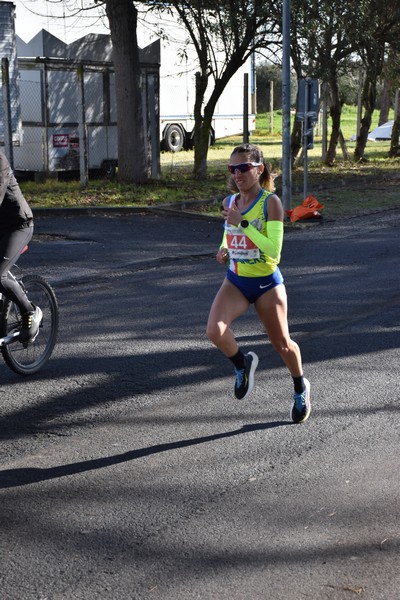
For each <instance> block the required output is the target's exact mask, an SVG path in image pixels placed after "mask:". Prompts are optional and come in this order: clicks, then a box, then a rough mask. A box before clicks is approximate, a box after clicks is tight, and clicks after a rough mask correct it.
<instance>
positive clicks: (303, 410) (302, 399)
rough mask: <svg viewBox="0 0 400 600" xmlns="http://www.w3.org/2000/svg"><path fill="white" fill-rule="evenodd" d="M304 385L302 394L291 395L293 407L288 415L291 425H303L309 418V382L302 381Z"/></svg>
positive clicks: (306, 380)
mask: <svg viewBox="0 0 400 600" xmlns="http://www.w3.org/2000/svg"><path fill="white" fill-rule="evenodd" d="M304 383H305V386H306V389H305V391H304V392H303V393H302V394H296V393H294V395H293V407H292V411H291V413H290V418H291V419H292V421H293V423H304V421H307V419H308V417H309V416H310V412H311V402H310V382H309V381H308V379H304Z"/></svg>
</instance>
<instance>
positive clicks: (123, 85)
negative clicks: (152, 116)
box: [105, 0, 148, 183]
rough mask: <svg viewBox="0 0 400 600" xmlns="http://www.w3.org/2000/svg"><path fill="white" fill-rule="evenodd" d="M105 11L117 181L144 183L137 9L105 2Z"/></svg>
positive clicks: (120, 0) (127, 0)
mask: <svg viewBox="0 0 400 600" xmlns="http://www.w3.org/2000/svg"><path fill="white" fill-rule="evenodd" d="M105 9H106V14H107V17H108V21H109V24H110V32H111V41H112V44H113V52H114V57H113V60H114V69H115V87H116V89H115V95H116V101H117V114H118V119H117V131H118V178H119V179H120V180H121V181H126V182H132V183H144V182H146V181H147V180H148V174H147V146H146V136H145V132H144V125H143V113H142V97H141V90H140V62H139V47H138V43H137V34H136V29H137V10H136V8H135V6H134V4H133V2H132V0H106V1H105Z"/></svg>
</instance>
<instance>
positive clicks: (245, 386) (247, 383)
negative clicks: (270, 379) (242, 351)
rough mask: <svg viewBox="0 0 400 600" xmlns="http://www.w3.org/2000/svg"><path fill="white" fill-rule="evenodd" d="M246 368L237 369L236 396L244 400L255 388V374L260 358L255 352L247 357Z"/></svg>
mask: <svg viewBox="0 0 400 600" xmlns="http://www.w3.org/2000/svg"><path fill="white" fill-rule="evenodd" d="M245 360H246V366H245V368H244V369H235V375H236V381H235V396H236V398H237V399H238V400H243V399H244V398H246V396H247V395H248V394H250V392H251V390H252V389H253V387H254V373H255V370H256V369H257V366H258V356H257V354H255V352H249V353H248V354H246V355H245Z"/></svg>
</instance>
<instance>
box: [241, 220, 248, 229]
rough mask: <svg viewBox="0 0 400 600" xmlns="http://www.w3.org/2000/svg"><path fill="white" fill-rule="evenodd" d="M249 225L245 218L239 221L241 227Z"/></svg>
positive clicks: (244, 227)
mask: <svg viewBox="0 0 400 600" xmlns="http://www.w3.org/2000/svg"><path fill="white" fill-rule="evenodd" d="M248 226H249V222H248V220H247V219H243V220H242V221H240V227H242V228H243V229H246V227H248Z"/></svg>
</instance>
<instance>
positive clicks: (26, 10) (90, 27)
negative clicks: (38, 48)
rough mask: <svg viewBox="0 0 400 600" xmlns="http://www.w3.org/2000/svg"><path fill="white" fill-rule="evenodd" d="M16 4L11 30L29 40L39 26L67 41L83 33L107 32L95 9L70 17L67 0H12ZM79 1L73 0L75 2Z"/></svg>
mask: <svg viewBox="0 0 400 600" xmlns="http://www.w3.org/2000/svg"><path fill="white" fill-rule="evenodd" d="M12 2H13V4H15V7H16V11H15V14H16V19H15V32H16V34H17V35H18V36H19V37H20V38H22V39H23V41H24V42H29V41H30V40H31V39H32V38H33V37H34V36H35V35H36V34H37V33H38V32H39V31H40V30H41V29H46V30H47V31H49V32H50V33H51V34H53V35H54V36H56V37H58V38H59V39H60V40H62V41H64V42H66V43H68V44H69V43H71V42H73V41H74V40H77V39H78V38H81V37H83V36H84V35H86V34H87V33H109V31H108V29H107V27H106V26H105V24H104V21H103V20H102V19H101V18H100V17H99V16H98V15H99V9H97V8H95V9H94V11H93V12H92V13H88V12H87V11H86V12H85V13H83V14H81V15H79V16H74V15H73V14H72V12H71V10H70V7H71V5H72V3H71V0H61V1H60V2H56V1H54V0H53V1H52V2H46V0H12ZM80 3H81V0H75V4H76V5H79V4H80Z"/></svg>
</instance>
